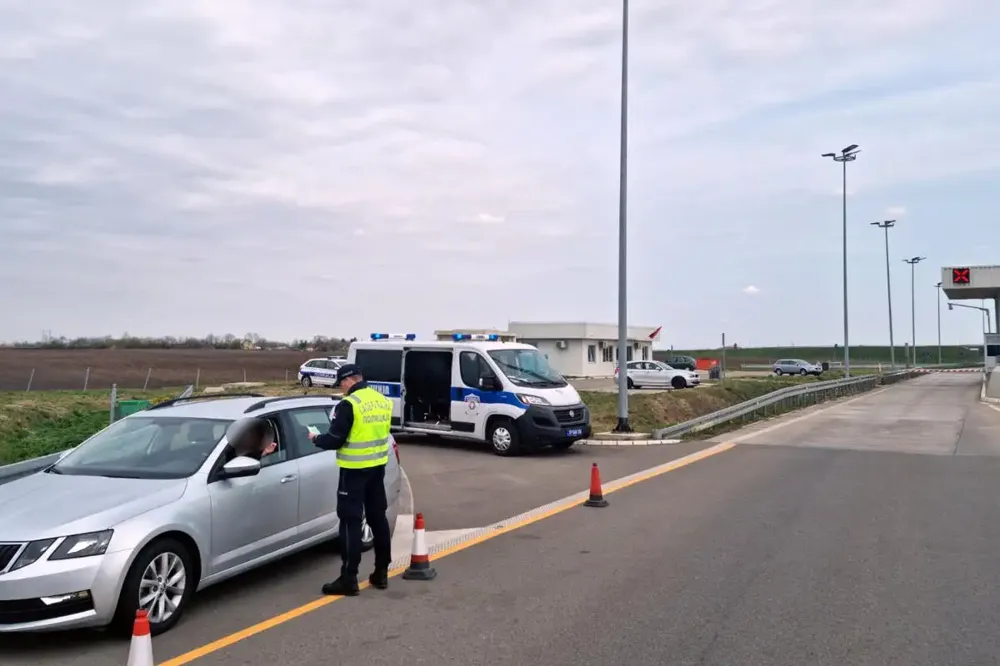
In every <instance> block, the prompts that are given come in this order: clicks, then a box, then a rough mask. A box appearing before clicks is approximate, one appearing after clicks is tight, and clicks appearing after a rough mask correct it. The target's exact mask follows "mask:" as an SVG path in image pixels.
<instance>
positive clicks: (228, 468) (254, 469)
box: [219, 456, 260, 479]
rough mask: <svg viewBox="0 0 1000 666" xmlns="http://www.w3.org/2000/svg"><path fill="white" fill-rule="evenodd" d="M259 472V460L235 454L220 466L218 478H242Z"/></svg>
mask: <svg viewBox="0 0 1000 666" xmlns="http://www.w3.org/2000/svg"><path fill="white" fill-rule="evenodd" d="M259 473H260V461H259V460H254V459H253V458H248V457H247V456H237V457H235V458H233V459H232V460H230V461H229V462H227V463H226V464H225V465H223V466H222V470H221V471H220V472H219V478H220V479H242V478H244V477H247V476H257V474H259Z"/></svg>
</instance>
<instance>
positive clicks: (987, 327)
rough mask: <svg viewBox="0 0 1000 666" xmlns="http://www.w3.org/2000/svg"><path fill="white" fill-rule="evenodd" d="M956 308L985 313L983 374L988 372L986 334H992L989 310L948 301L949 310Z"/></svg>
mask: <svg viewBox="0 0 1000 666" xmlns="http://www.w3.org/2000/svg"><path fill="white" fill-rule="evenodd" d="M955 308H968V309H969V310H979V311H980V312H982V313H983V319H984V320H985V321H984V322H983V324H984V326H983V372H984V373H985V372H986V366H987V365H988V364H989V358H990V357H989V346H988V345H987V344H986V334H987V333H989V332H990V311H989V308H985V307H982V308H980V307H976V306H975V305H963V304H962V303H952V302H951V301H948V309H949V310H954V309H955Z"/></svg>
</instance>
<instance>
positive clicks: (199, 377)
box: [194, 368, 201, 388]
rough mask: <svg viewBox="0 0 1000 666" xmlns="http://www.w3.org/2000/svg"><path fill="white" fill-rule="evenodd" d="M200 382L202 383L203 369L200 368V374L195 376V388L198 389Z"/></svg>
mask: <svg viewBox="0 0 1000 666" xmlns="http://www.w3.org/2000/svg"><path fill="white" fill-rule="evenodd" d="M200 382H201V368H198V372H197V374H195V376H194V387H195V388H198V384H199V383H200Z"/></svg>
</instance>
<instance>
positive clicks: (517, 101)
mask: <svg viewBox="0 0 1000 666" xmlns="http://www.w3.org/2000/svg"><path fill="white" fill-rule="evenodd" d="M630 5H631V7H630V10H631V18H630V24H629V25H630V32H629V112H628V132H629V138H628V143H627V146H628V152H629V158H628V197H627V201H628V215H627V221H628V239H629V240H628V245H627V248H628V310H629V319H630V323H632V324H635V325H648V326H650V327H655V326H660V325H662V326H663V331H662V333H661V346H669V345H673V346H674V347H676V348H692V347H705V346H711V345H716V344H718V340H719V338H720V335H721V333H723V332H725V333H726V337H727V341H729V342H736V343H738V344H740V345H741V346H763V345H789V344H798V345H818V344H833V343H837V342H842V341H843V328H842V327H843V320H842V296H841V290H842V282H841V280H842V277H843V274H842V269H841V262H842V254H841V252H842V245H841V240H842V239H841V233H842V230H841V171H840V165H838V164H835V163H833V162H831V161H830V160H829V159H823V158H821V157H820V155H821V154H822V153H826V152H830V151H839V150H840V149H841V148H843V147H845V146H847V145H849V144H859V145H860V146H861V150H862V152H861V153H860V154H859V156H858V159H857V161H856V162H853V163H851V164H850V165H849V167H848V174H847V175H848V183H847V207H848V210H847V214H848V279H849V303H850V322H851V324H850V327H851V342H852V344H885V343H886V342H887V340H888V324H887V313H886V284H885V254H884V252H885V250H884V245H883V236H882V232H881V231H880V230H878V229H876V228H874V227H872V226H871V225H870V223H871V222H873V221H877V220H884V219H896V220H897V221H898V222H897V226H896V227H895V228H894V229H892V230H891V235H890V259H891V261H890V266H891V269H892V285H893V300H894V303H893V305H894V309H893V314H894V317H895V324H896V339H897V342H898V343H899V344H902V342H904V341H908V340H909V339H910V315H911V308H910V268H909V266H907V265H906V264H904V263H902V259H903V258H904V257H910V256H914V255H922V256H926V257H927V261H926V262H924V263H921V264H919V265H918V266H917V267H916V270H915V282H914V284H915V291H914V293H915V302H916V312H915V319H916V329H917V342H918V344H932V343H935V342H936V341H937V320H936V318H937V291H936V289H935V287H934V285H935V283H936V282H937V281H938V280H939V279H940V277H939V275H940V268H941V267H942V266H949V265H981V264H1000V123H998V122H997V121H996V119H997V118H1000V42H998V40H997V39H996V34H995V28H996V26H997V25H1000V4H998V3H996V2H990V1H989V0H881V1H880V2H871V1H870V0H839V1H838V2H830V1H829V0H732V1H730V0H699V1H698V2H677V1H676V0H673V1H668V0H632V2H631V3H630ZM621 27H622V16H621V2H620V0H531V1H530V2H529V1H528V0H477V1H476V2H468V1H467V0H463V1H459V0H426V1H425V2H419V3H417V2H413V1H412V0H406V1H404V0H372V2H365V3H361V2H354V1H350V2H348V1H347V0H212V1H211V2H205V1H204V0H139V1H136V0H87V1H86V2H80V1H79V0H65V1H59V0H33V1H32V2H23V1H20V0H0V249H2V251H3V252H2V255H0V257H2V258H0V304H2V311H3V315H2V316H0V340H7V341H13V340H23V339H39V338H40V337H41V336H42V333H43V331H51V332H52V334H54V335H57V336H58V335H65V336H69V337H75V336H83V335H120V334H122V333H125V332H128V333H129V334H132V335H150V336H159V335H178V336H183V335H203V334H206V333H210V332H211V333H215V334H223V333H227V332H229V333H234V334H237V335H242V334H244V333H247V332H254V333H257V334H260V335H263V336H265V337H268V338H272V339H292V338H303V337H311V336H313V335H327V336H345V337H351V336H358V337H367V336H368V334H369V333H371V332H376V331H380V332H415V333H418V334H419V335H421V336H425V335H429V334H430V333H431V332H432V331H433V330H434V329H439V328H467V327H496V328H503V327H505V325H506V323H507V322H508V321H510V320H514V321H594V322H614V321H616V320H617V308H618V302H617V293H618V292H617V274H618V214H619V209H618V200H619V146H620V140H619V137H620V135H619V126H620V80H621ZM976 304H977V305H978V303H976ZM941 317H942V335H943V340H944V342H945V343H965V342H976V341H977V340H981V335H980V333H981V330H982V326H981V319H980V318H979V317H978V316H977V313H975V312H972V311H967V310H957V309H956V311H954V312H949V311H948V310H947V308H943V312H942V314H941Z"/></svg>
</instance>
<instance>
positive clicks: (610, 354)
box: [601, 345, 615, 363]
mask: <svg viewBox="0 0 1000 666" xmlns="http://www.w3.org/2000/svg"><path fill="white" fill-rule="evenodd" d="M601 360H602V361H604V362H605V363H614V360H615V349H614V347H612V346H611V345H605V346H604V349H602V350H601Z"/></svg>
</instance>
